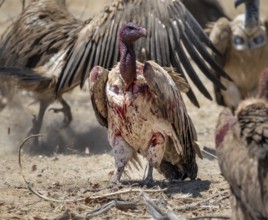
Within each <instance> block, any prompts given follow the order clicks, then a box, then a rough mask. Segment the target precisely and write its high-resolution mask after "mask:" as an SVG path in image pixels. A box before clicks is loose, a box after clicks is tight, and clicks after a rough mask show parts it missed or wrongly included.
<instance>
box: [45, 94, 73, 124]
mask: <svg viewBox="0 0 268 220" xmlns="http://www.w3.org/2000/svg"><path fill="white" fill-rule="evenodd" d="M58 100H59V101H60V103H61V105H62V108H50V109H49V111H53V112H54V113H59V112H62V113H63V115H64V119H63V125H64V127H67V126H68V125H69V124H70V123H71V121H72V120H73V116H72V112H71V108H70V106H69V104H68V103H67V102H66V101H65V100H64V99H63V98H62V97H60V98H58Z"/></svg>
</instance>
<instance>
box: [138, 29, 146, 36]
mask: <svg viewBox="0 0 268 220" xmlns="http://www.w3.org/2000/svg"><path fill="white" fill-rule="evenodd" d="M139 34H140V35H141V37H147V31H146V29H145V28H140V30H139Z"/></svg>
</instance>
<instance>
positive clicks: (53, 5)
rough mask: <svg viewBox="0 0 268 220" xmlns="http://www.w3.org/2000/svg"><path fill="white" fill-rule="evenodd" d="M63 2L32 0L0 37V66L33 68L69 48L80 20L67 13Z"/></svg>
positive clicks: (80, 23)
mask: <svg viewBox="0 0 268 220" xmlns="http://www.w3.org/2000/svg"><path fill="white" fill-rule="evenodd" d="M64 2H65V1H63V0H40V1H33V3H31V4H30V5H29V6H28V7H27V8H26V9H25V10H24V11H23V13H22V14H21V15H19V17H18V19H17V20H16V21H15V22H14V23H12V24H11V26H10V27H9V29H8V30H7V31H6V32H5V33H4V35H3V36H2V38H1V44H0V65H1V66H17V67H18V66H19V67H28V68H35V67H39V66H42V65H44V64H45V63H47V62H48V61H49V60H50V59H51V60H52V59H53V56H54V55H55V54H57V53H58V52H59V51H61V50H66V51H67V50H68V49H69V48H71V45H73V43H74V41H75V40H76V37H77V35H78V32H79V31H80V29H81V28H82V25H83V22H82V21H79V20H77V19H75V18H74V17H73V15H71V13H70V12H68V10H67V8H66V7H65V4H64ZM57 59H58V58H57V57H54V62H56V61H57Z"/></svg>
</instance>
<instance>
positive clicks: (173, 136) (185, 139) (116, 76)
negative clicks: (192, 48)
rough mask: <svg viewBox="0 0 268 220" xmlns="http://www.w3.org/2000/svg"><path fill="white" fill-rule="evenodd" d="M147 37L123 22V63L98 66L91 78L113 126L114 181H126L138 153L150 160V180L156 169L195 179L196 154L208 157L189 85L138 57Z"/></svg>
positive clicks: (98, 108) (99, 109) (103, 120)
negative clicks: (192, 113) (191, 109)
mask: <svg viewBox="0 0 268 220" xmlns="http://www.w3.org/2000/svg"><path fill="white" fill-rule="evenodd" d="M148 35H149V33H148ZM146 36H147V32H146V30H145V28H143V27H141V26H138V25H136V24H134V23H127V24H125V25H123V26H122V27H121V29H120V31H119V41H118V42H119V51H120V62H119V63H118V64H117V65H115V67H114V68H113V69H112V70H111V71H108V70H106V69H105V68H103V67H100V66H96V67H94V68H93V69H92V70H91V72H90V76H89V86H90V94H91V101H92V104H93V107H94V110H95V114H96V116H97V118H98V120H99V122H100V124H101V125H104V126H106V127H107V128H108V140H109V143H110V145H111V146H112V148H113V153H114V158H115V166H116V173H115V179H114V182H116V183H119V182H120V178H121V175H122V173H123V171H124V167H125V166H126V164H127V163H128V162H129V161H132V162H134V163H135V162H137V161H138V157H137V153H138V152H139V153H140V154H142V155H143V156H144V157H145V158H146V159H147V160H148V164H149V169H148V174H147V177H146V179H145V182H146V184H150V183H151V182H152V181H153V175H152V173H153V168H156V169H158V170H159V171H160V172H161V173H163V174H164V175H165V177H166V178H168V179H180V180H183V179H185V178H190V179H195V178H196V176H197V171H198V167H197V164H196V154H198V155H199V156H200V157H202V156H201V154H200V150H199V146H198V144H197V135H196V131H195V128H194V125H193V123H192V121H191V118H190V117H189V115H188V114H187V110H186V106H185V104H184V102H183V99H182V96H181V91H183V90H185V89H187V88H188V87H187V83H186V82H185V80H184V79H183V78H182V77H180V76H179V75H177V74H176V73H175V72H174V71H173V69H167V70H166V69H164V68H162V67H161V66H160V65H159V64H157V63H156V62H154V61H146V62H145V63H141V62H139V61H137V60H136V54H135V49H134V42H136V41H137V40H138V39H140V38H142V37H146ZM137 44H138V42H137ZM138 162H139V161H138Z"/></svg>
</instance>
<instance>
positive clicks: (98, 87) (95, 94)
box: [89, 66, 109, 128]
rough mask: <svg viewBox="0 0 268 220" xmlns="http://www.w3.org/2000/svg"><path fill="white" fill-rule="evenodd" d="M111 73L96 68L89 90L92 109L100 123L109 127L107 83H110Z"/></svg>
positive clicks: (90, 79) (98, 67) (92, 73)
mask: <svg viewBox="0 0 268 220" xmlns="http://www.w3.org/2000/svg"><path fill="white" fill-rule="evenodd" d="M108 75H109V71H108V70H106V69H104V68H102V67H100V66H96V67H94V68H93V69H92V70H91V72H90V77H89V88H90V96H91V102H92V107H93V109H94V112H95V115H96V118H97V120H98V121H99V123H100V124H101V125H102V126H104V127H106V128H107V127H108V121H107V117H108V109H107V98H106V93H105V87H106V83H107V81H108Z"/></svg>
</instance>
